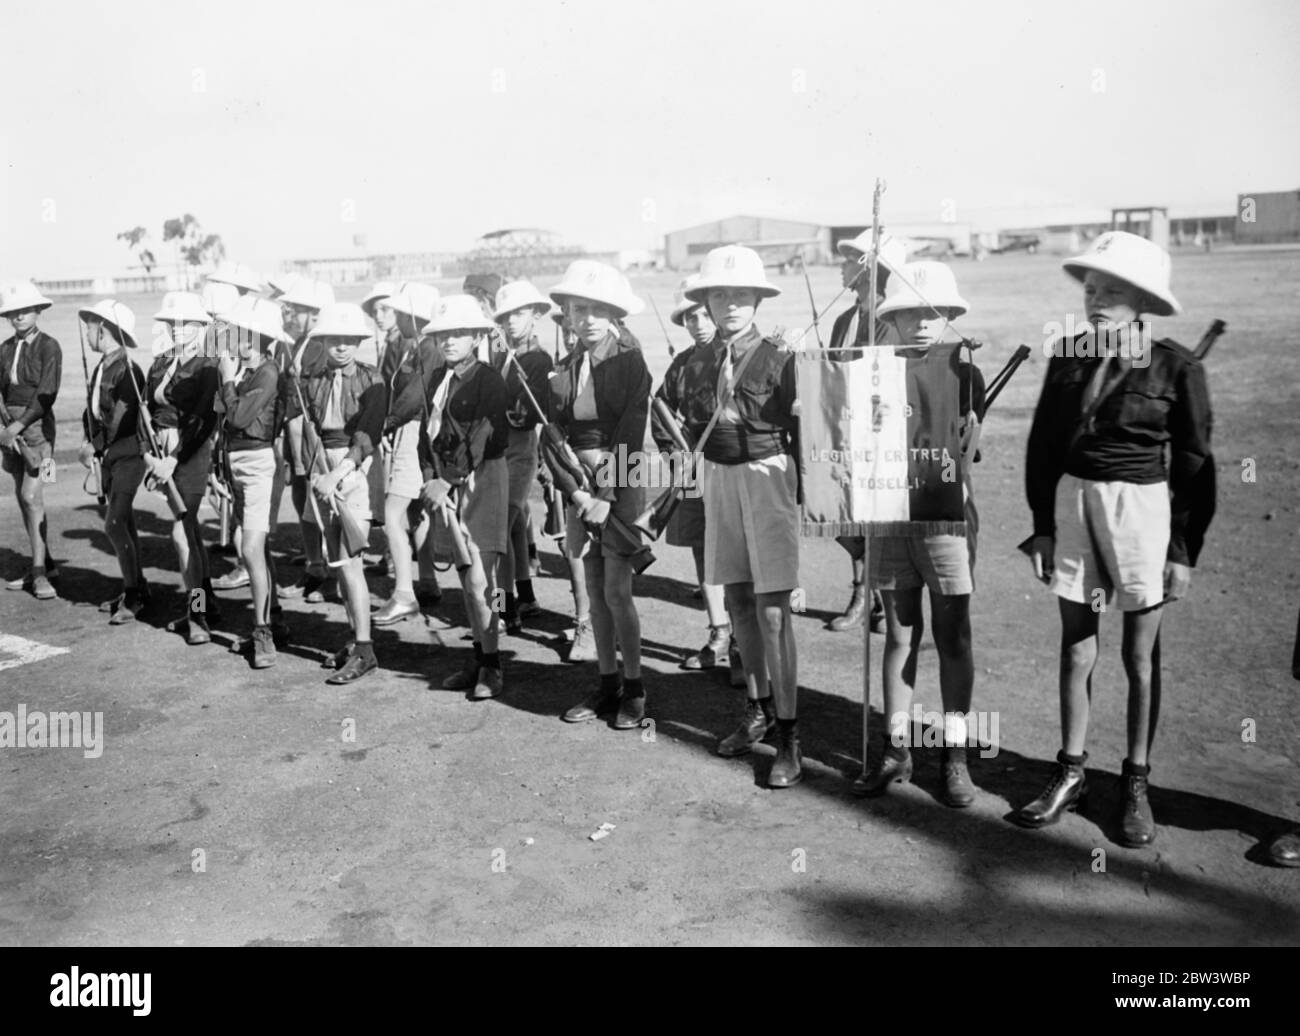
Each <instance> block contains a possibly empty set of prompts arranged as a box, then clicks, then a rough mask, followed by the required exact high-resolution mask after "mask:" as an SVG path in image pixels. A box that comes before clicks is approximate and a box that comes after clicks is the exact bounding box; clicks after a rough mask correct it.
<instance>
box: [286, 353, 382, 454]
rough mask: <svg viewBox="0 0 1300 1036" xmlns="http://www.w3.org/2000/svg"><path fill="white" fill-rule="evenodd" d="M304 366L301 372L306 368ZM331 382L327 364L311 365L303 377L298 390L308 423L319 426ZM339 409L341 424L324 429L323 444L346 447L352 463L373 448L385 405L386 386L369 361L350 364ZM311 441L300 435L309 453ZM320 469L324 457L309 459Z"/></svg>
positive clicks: (331, 373)
mask: <svg viewBox="0 0 1300 1036" xmlns="http://www.w3.org/2000/svg"><path fill="white" fill-rule="evenodd" d="M306 369H307V368H306V367H305V366H304V372H305V371H306ZM333 383H334V370H333V368H331V367H329V366H328V365H327V366H324V367H314V368H313V369H312V373H311V374H310V375H309V376H307V377H305V378H304V379H303V385H302V394H303V398H304V399H305V400H306V403H307V409H308V411H309V413H308V415H307V416H308V418H309V420H308V424H310V425H311V426H312V428H313V432H312V438H313V439H314V438H315V431H314V429H316V428H319V427H320V425H321V422H322V420H323V419H324V417H325V405H326V403H327V402H328V401H329V392H330V386H331V385H333ZM341 388H342V397H341V403H340V407H341V413H342V415H343V427H342V428H341V429H326V430H325V432H324V434H323V436H322V441H323V443H324V445H325V446H326V447H327V448H330V449H338V448H340V447H343V446H346V447H347V448H348V455H347V459H348V460H350V461H352V463H353V464H354V465H355V466H356V467H360V466H361V462H362V461H364V460H365V459H366V458H367V457H369V456H370V455H371V454H372V453H374V452H375V447H376V446H377V445H378V443H379V437H380V435H382V434H383V431H384V413H385V411H386V410H387V409H388V389H387V388H386V387H385V385H384V383H383V382H382V381H380V380H379V372H378V371H377V370H375V368H374V367H371V366H370V365H369V364H365V363H356V362H355V361H354V362H353V364H352V371H351V373H349V374H345V375H344V376H343V379H342V382H341ZM311 450H312V444H311V443H310V442H309V441H308V440H307V439H306V438H304V451H305V452H306V453H307V455H308V456H311ZM313 463H315V464H316V465H317V466H318V467H319V468H321V469H322V470H326V469H328V467H329V465H328V464H326V463H325V461H324V458H321V459H320V460H319V461H315V460H314V461H313Z"/></svg>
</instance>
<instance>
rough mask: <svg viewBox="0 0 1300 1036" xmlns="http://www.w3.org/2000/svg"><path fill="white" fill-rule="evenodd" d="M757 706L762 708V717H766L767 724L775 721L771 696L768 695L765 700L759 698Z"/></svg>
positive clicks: (774, 708) (774, 709) (774, 707)
mask: <svg viewBox="0 0 1300 1036" xmlns="http://www.w3.org/2000/svg"><path fill="white" fill-rule="evenodd" d="M758 704H759V706H760V707H761V708H762V710H763V715H764V716H766V717H767V721H768V722H769V723H771V722H772V721H773V720H774V719H776V706H775V705H773V704H772V696H771V695H770V694H769V695H767V697H765V698H759V699H758Z"/></svg>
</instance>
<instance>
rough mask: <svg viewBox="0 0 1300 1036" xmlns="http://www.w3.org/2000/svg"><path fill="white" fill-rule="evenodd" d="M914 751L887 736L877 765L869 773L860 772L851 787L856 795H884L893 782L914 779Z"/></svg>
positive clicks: (877, 759) (901, 782) (877, 758)
mask: <svg viewBox="0 0 1300 1036" xmlns="http://www.w3.org/2000/svg"><path fill="white" fill-rule="evenodd" d="M913 765H914V764H913V763H912V753H911V752H910V751H909V750H908V748H907V746H906V745H896V744H894V742H893V741H892V740H891V739H890V738H889V737H888V736H886V738H885V741H884V746H883V748H882V749H881V752H880V755H879V756H877V757H876V762H875V765H874V766H872V767H871V769H870V770H869V771H868V772H867V773H863V774H859V775H858V777H857V779H856V780H854V782H853V784H852V786H851V787H850V788H849V791H851V792H852V793H853V794H854V795H858V796H864V795H866V796H873V797H874V796H876V795H883V794H884V793H885V791H886V790H887V789H888V788H889V786H890V785H891V784H893V783H894V782H895V781H897V782H898V783H899V784H904V783H906V782H907V781H909V780H911V779H912V767H913Z"/></svg>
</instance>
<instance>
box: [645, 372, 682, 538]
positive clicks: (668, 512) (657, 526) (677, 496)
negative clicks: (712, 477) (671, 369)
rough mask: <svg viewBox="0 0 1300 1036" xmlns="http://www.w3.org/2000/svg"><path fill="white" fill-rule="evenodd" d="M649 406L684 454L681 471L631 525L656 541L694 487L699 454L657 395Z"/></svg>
mask: <svg viewBox="0 0 1300 1036" xmlns="http://www.w3.org/2000/svg"><path fill="white" fill-rule="evenodd" d="M650 405H651V407H652V408H653V409H654V412H655V414H656V416H658V418H659V420H660V423H662V424H663V426H664V428H665V430H666V431H667V432H668V437H669V438H670V439H672V441H673V445H674V446H675V447H676V448H677V449H678V450H680V451H681V452H682V454H683V455H684V456H683V461H682V467H681V471H680V473H679V475H678V477H676V478H674V479H673V483H672V485H670V486H669V487H668V488H667V489H666V490H664V492H662V493H660V494H659V498H658V499H657V500H655V502H654V503H652V504H651V505H650V506H649V507H647V508H646V509H645V510H644V511H642V512H641V514H640V515H638V516H637V519H636V521H634V522H633V523H632V525H633V526H634V527H635V528H637V529H639V530H640V531H641V532H643V533H645V534H646V535H647V536H649V537H650V538H651V539H652V540H657V539H658V538H659V537H660V536H662V535H663V532H664V530H665V529H667V528H668V522H669V521H670V520H671V519H672V516H673V514H674V513H675V512H676V510H677V508H678V506H679V505H680V504H681V502H682V501H683V500H684V499H686V494H687V492H688V491H689V490H690V489H693V488H694V487H695V457H696V456H698V455H697V454H696V452H695V448H694V447H693V446H691V445H690V443H689V442H688V441H687V438H686V433H685V432H684V431H683V430H682V427H681V425H680V424H678V423H677V418H676V417H674V416H673V412H672V409H671V408H670V407H669V406H668V404H667V403H665V402H664V401H663V400H662V399H660V398H659V397H657V396H656V397H655V398H654V399H653V400H651V402H650Z"/></svg>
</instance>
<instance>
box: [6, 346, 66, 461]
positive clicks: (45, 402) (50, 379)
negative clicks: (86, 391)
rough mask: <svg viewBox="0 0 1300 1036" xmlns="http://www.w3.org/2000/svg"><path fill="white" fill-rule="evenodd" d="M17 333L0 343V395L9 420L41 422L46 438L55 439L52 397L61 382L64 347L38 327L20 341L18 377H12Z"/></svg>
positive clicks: (29, 423)
mask: <svg viewBox="0 0 1300 1036" xmlns="http://www.w3.org/2000/svg"><path fill="white" fill-rule="evenodd" d="M17 347H18V338H17V336H14V337H11V338H7V339H6V340H5V341H4V342H0V397H3V399H4V402H5V408H6V409H7V410H8V411H9V417H10V419H12V420H14V421H17V422H18V423H19V424H21V425H22V426H23V427H24V428H27V427H29V426H30V425H33V424H35V423H36V422H37V421H40V422H41V429H42V431H43V432H44V433H45V438H46V439H49V440H50V441H53V439H54V400H55V399H56V398H57V397H58V395H59V386H60V385H61V384H62V382H63V350H62V349H61V348H59V343H58V342H56V341H55V340H54V339H53V338H51V337H50V336H49V335H47V334H46V333H45V332H44V331H41V330H40V329H39V328H38V329H34V330H33V331H32V332H31V333H30V334H29V335H28V336H27V338H26V339H25V340H24V342H23V351H22V355H21V356H19V357H18V380H17V381H14V380H13V378H12V377H11V375H12V373H13V365H14V350H15V349H16V348H17Z"/></svg>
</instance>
